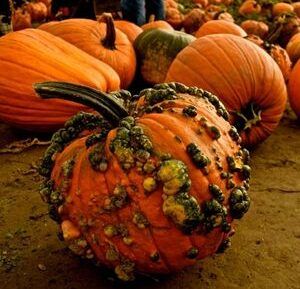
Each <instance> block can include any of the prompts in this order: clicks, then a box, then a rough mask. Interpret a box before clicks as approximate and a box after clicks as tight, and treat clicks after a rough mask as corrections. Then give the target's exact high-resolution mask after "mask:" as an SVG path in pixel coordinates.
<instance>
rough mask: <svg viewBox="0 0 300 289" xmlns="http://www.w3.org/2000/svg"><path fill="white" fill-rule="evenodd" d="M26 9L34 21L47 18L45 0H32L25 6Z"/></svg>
mask: <svg viewBox="0 0 300 289" xmlns="http://www.w3.org/2000/svg"><path fill="white" fill-rule="evenodd" d="M25 9H26V11H27V12H28V13H29V14H30V16H31V20H32V21H37V22H39V21H43V20H45V19H46V18H47V15H48V9H47V6H46V5H45V4H44V3H43V2H35V3H34V2H30V3H28V4H26V6H25Z"/></svg>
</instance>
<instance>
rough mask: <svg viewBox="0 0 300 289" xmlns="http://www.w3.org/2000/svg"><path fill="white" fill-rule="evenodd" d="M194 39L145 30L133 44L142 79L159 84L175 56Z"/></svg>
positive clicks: (163, 31)
mask: <svg viewBox="0 0 300 289" xmlns="http://www.w3.org/2000/svg"><path fill="white" fill-rule="evenodd" d="M195 39H196V38H195V37H193V36H192V35H189V34H186V33H183V32H179V31H168V30H165V29H152V30H146V31H144V32H143V33H142V34H140V35H139V36H138V38H137V39H136V41H135V43H134V47H135V49H136V52H137V57H138V59H139V62H140V70H141V74H142V77H143V79H144V80H145V81H146V82H148V83H151V84H156V83H161V82H163V81H164V79H165V78H166V75H167V72H168V69H169V67H170V65H171V63H172V61H173V60H174V58H175V57H176V55H177V54H178V53H179V51H181V50H182V49H183V48H185V47H186V46H187V45H189V44H190V43H191V42H192V41H194V40H195Z"/></svg>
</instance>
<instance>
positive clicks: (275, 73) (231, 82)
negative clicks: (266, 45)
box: [166, 34, 287, 146]
mask: <svg viewBox="0 0 300 289" xmlns="http://www.w3.org/2000/svg"><path fill="white" fill-rule="evenodd" d="M179 79H180V81H181V82H182V83H184V84H186V85H189V86H197V87H201V88H203V89H205V90H208V91H210V92H212V93H213V94H215V95H218V96H219V98H220V99H221V100H222V101H223V102H224V104H225V106H226V107H227V109H228V110H229V112H230V113H231V122H232V123H233V124H234V125H235V126H236V128H237V129H238V131H239V132H240V133H241V137H242V139H243V144H244V145H246V146H253V145H256V144H258V143H260V142H262V141H263V140H264V139H266V138H267V137H268V136H269V135H270V134H271V133H272V131H273V130H274V129H275V128H276V126H277V125H278V122H279V120H280V118H281V116H282V114H283V111H284V109H285V105H286V98H287V95H286V87H285V83H284V79H283V76H282V73H281V71H280V69H279V67H278V66H277V64H276V63H275V62H274V60H273V59H272V58H271V57H270V56H269V55H268V54H267V53H266V52H265V51H264V50H262V49H261V48H260V47H258V46H257V45H255V44H254V43H251V42H250V41H248V40H245V39H244V38H241V37H238V36H235V35H230V34H226V35H225V34H215V35H208V36H204V37H201V38H198V39H197V40H195V41H194V42H192V43H191V44H190V45H189V46H188V47H186V48H184V49H183V50H182V51H181V52H179V54H178V55H177V57H176V58H175V60H174V61H173V63H172V64H171V66H170V68H169V71H168V74H167V77H166V81H178V80H179Z"/></svg>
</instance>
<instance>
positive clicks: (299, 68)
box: [288, 61, 300, 118]
mask: <svg viewBox="0 0 300 289" xmlns="http://www.w3.org/2000/svg"><path fill="white" fill-rule="evenodd" d="M288 91H289V100H290V104H291V107H292V109H293V110H294V112H295V113H296V115H297V116H298V118H300V61H298V62H297V63H296V65H295V67H294V68H293V70H292V72H291V75H290V80H289V83H288Z"/></svg>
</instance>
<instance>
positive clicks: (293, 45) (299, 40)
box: [286, 33, 300, 63]
mask: <svg viewBox="0 0 300 289" xmlns="http://www.w3.org/2000/svg"><path fill="white" fill-rule="evenodd" d="M286 51H287V53H288V54H289V56H290V58H291V61H292V62H293V63H296V62H297V60H298V59H299V58H300V33H297V34H295V35H294V36H293V37H292V38H291V39H290V41H289V43H288V45H287V46H286Z"/></svg>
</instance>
